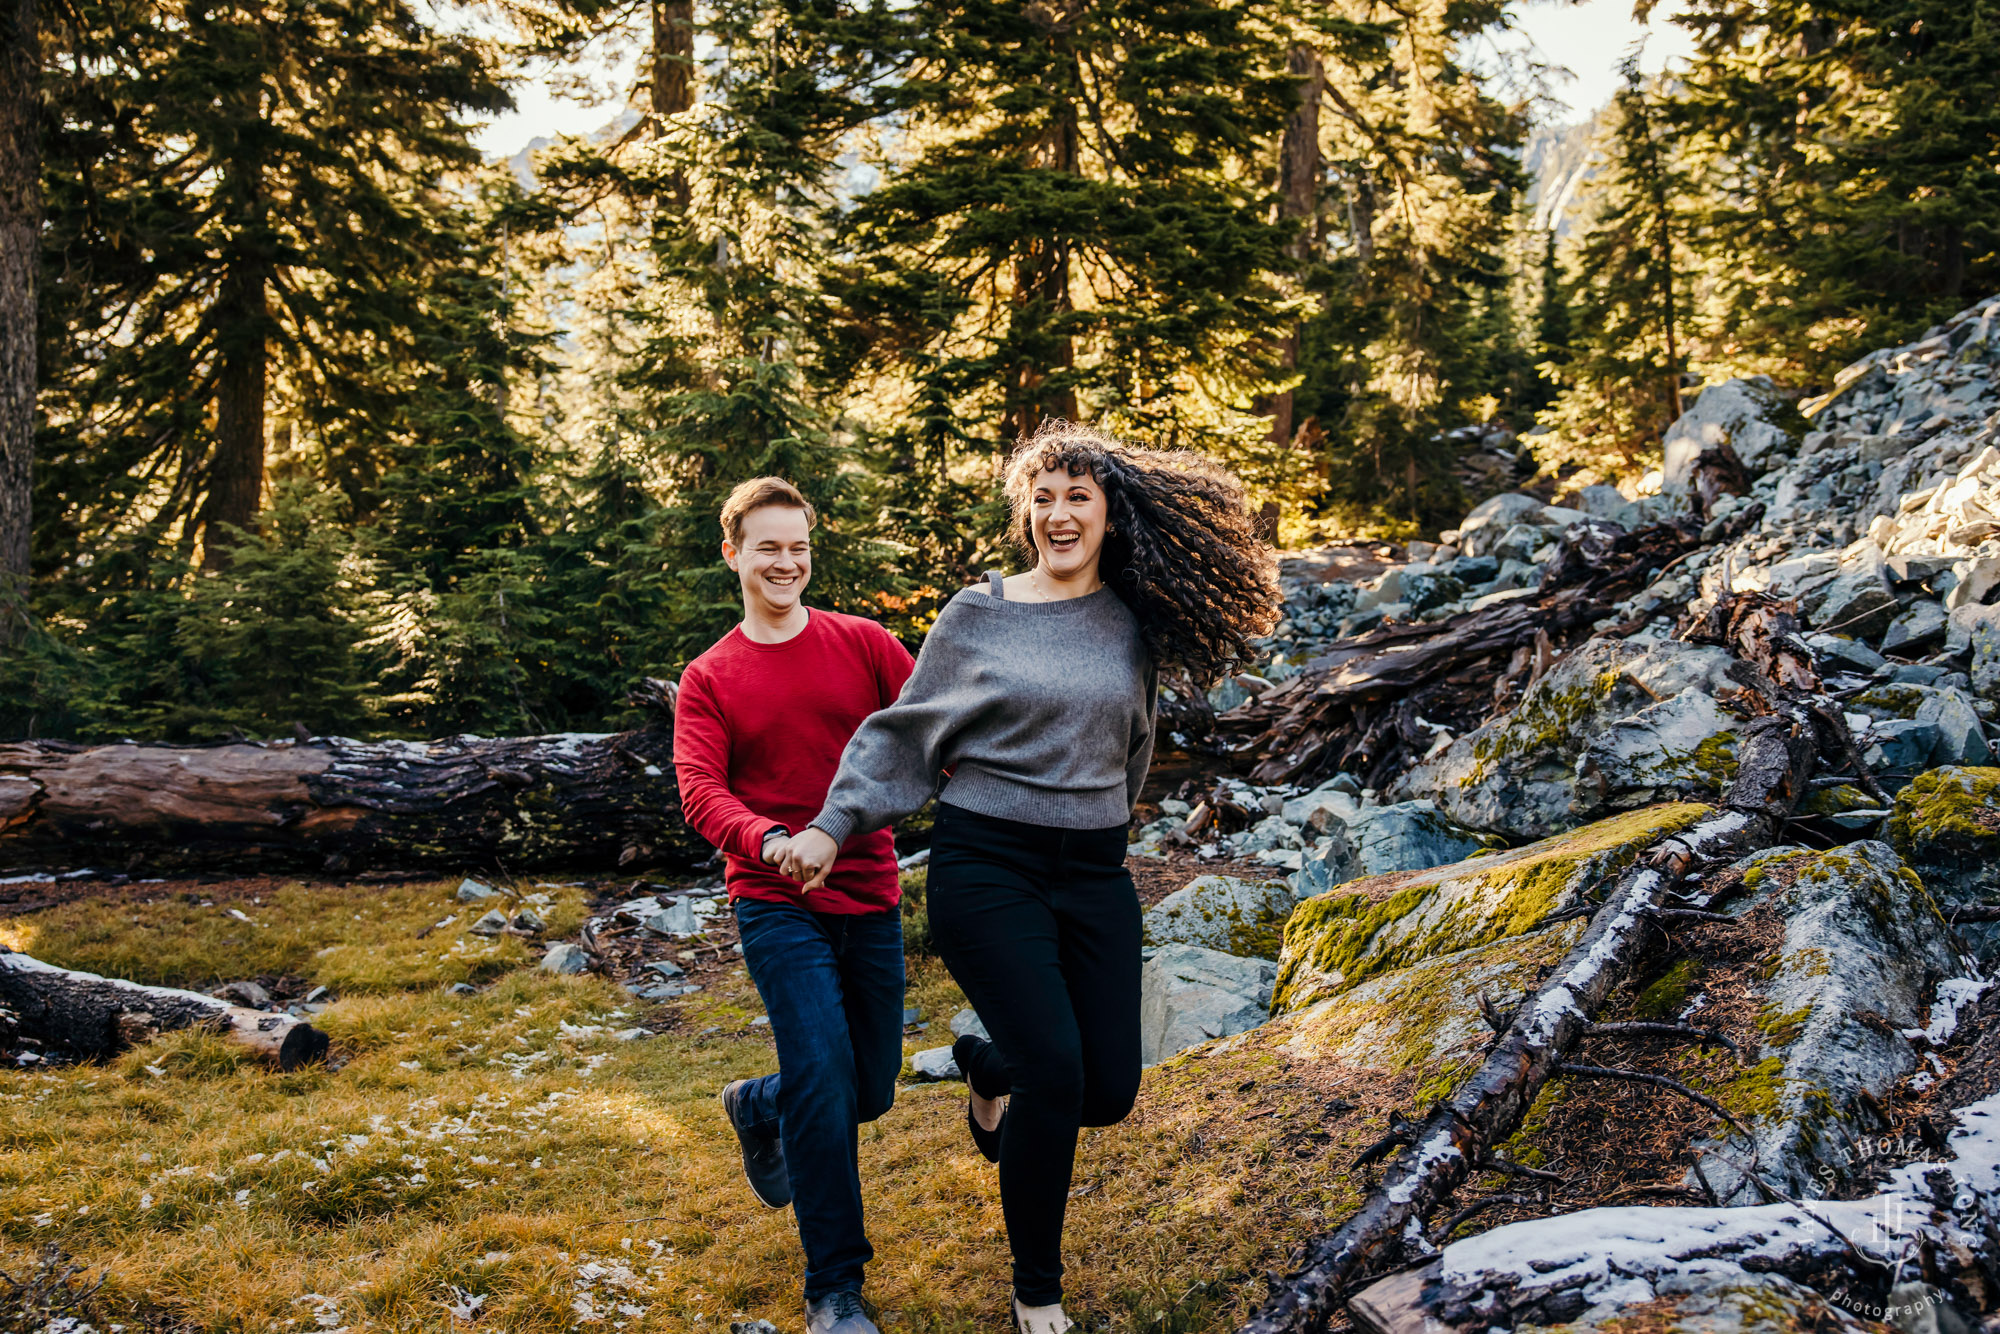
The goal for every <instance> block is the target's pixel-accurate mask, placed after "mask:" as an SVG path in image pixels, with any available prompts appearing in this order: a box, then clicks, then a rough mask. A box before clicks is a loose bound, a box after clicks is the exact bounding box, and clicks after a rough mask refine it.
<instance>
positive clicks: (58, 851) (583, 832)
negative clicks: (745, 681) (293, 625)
mask: <svg viewBox="0 0 2000 1334" xmlns="http://www.w3.org/2000/svg"><path fill="white" fill-rule="evenodd" d="M663 698H664V697H663ZM668 707H669V708H670V707H671V706H670V705H669V706H668ZM709 855H710V849H709V847H708V845H707V844H706V843H704V842H703V841H702V840H701V839H700V838H699V837H698V836H697V835H695V834H694V832H693V831H692V830H690V829H689V828H688V827H687V824H686V821H685V820H684V819H683V818H682V816H681V806H680V791H679V788H678V786H677V785H676V783H675V779H674V768H673V726H672V722H671V718H670V717H661V718H660V719H659V720H658V721H656V722H654V723H652V724H651V725H649V726H647V727H644V728H642V729H640V730H638V731H634V732H619V733H615V734H610V735H601V734H569V735H559V736H543V737H514V738H498V739H492V740H487V739H482V738H479V737H455V738H451V739H449V740H444V741H436V742H431V743H428V744H426V743H424V742H417V741H379V742H361V741H348V740H343V739H341V738H338V737H322V738H316V739H313V740H310V741H300V742H289V741H287V742H276V743H270V744H257V743H252V742H238V743H231V744H227V745H220V746H140V745H129V744H127V745H115V746H79V745H72V744H68V743H64V742H54V741H24V742H17V743H14V744H11V745H0V868H5V869H9V870H67V869H74V868H77V867H85V866H88V867H96V868H99V869H106V870H131V871H136V870H138V869H141V868H144V869H146V870H149V871H155V872H166V871H191V870H214V869H223V868H230V869H239V868H240V869H256V870H269V871H275V870H306V871H319V872H324V873H328V874H334V873H347V872H353V871H359V870H364V869H367V868H370V867H387V868H394V869H407V870H416V869H423V868H432V869H439V870H459V869H470V868H491V869H493V870H496V871H499V872H502V873H505V872H512V871H521V870H527V869H530V868H536V867H565V868H576V869H579V870H582V869H590V868H609V867H616V866H677V867H686V866H692V865H694V864H696V863H698V862H701V861H703V860H705V859H706V858H707V857H708V856H709Z"/></svg>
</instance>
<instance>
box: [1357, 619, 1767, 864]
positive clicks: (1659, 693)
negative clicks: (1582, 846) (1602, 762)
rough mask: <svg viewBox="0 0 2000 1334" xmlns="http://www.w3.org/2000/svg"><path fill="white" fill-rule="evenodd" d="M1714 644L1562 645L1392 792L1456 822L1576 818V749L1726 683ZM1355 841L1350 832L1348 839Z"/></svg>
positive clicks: (1536, 829)
mask: <svg viewBox="0 0 2000 1334" xmlns="http://www.w3.org/2000/svg"><path fill="white" fill-rule="evenodd" d="M1731 661H1733V659H1731V658H1730V656H1729V654H1728V653H1727V652H1725V651H1724V650H1722V649H1719V648H1712V647H1697V646H1695V645H1691V644H1683V643H1680V642H1678V641H1671V640H1670V641H1651V642H1639V641H1627V640H1620V639H1610V638H1597V639H1591V640H1587V641H1585V642H1584V643H1583V644H1581V645H1579V646H1578V647H1577V648H1575V649H1573V650H1571V651H1570V652H1569V653H1568V654H1566V655H1565V656H1564V657H1563V659H1562V661H1561V662H1559V663H1557V664H1556V665H1555V667H1553V668H1552V669H1551V670H1550V671H1549V672H1548V673H1547V674H1546V675H1545V676H1543V677H1542V679H1541V680H1539V681H1537V682H1536V683H1535V684H1534V685H1533V686H1531V687H1529V689H1528V690H1527V691H1526V692H1525V693H1524V694H1523V696H1522V700H1521V703H1520V705H1519V706H1518V707H1517V708H1515V710H1514V711H1513V712H1512V713H1510V714H1507V715H1506V716H1505V717H1502V718H1498V719H1495V720H1494V721H1493V722H1490V723H1487V724H1486V725H1484V726H1482V727H1479V728H1476V729H1474V730H1473V731H1471V732H1468V733H1466V734H1465V735H1464V736H1462V737H1459V738H1458V739H1456V740H1455V741H1453V742H1452V743H1451V744H1450V745H1449V746H1447V747H1446V748H1445V749H1444V750H1443V751H1442V752H1440V753H1439V754H1438V755H1436V756H1434V757H1432V758H1431V759H1429V760H1427V761H1425V762H1424V763H1423V764H1420V765H1418V766H1417V767H1416V768H1415V769H1413V770H1411V771H1410V773H1409V774H1408V775H1406V776H1405V777H1404V778H1403V780H1402V781H1401V782H1400V783H1399V784H1398V785H1397V787H1396V789H1395V795H1396V796H1398V797H1399V798H1403V799H1409V798H1415V797H1428V798H1430V799H1431V800H1433V801H1435V802H1436V803H1437V806H1438V809H1439V810H1441V811H1443V812H1444V813H1445V814H1446V815H1449V816H1450V817H1452V819H1454V820H1456V821H1458V822H1459V823H1460V824H1461V825H1465V826H1468V827H1470V828H1473V829H1484V830H1495V831H1498V832H1500V833H1504V834H1507V835H1509V836H1511V837H1514V838H1545V837H1547V836H1548V835H1550V834H1553V833H1556V832H1558V831H1560V830H1564V829H1568V828H1570V827H1572V826H1573V825H1574V824H1575V823H1576V822H1577V821H1576V813H1575V796H1576V765H1577V758H1578V757H1579V756H1580V755H1581V754H1582V753H1583V750H1584V748H1585V747H1586V746H1588V745H1589V744H1590V743H1591V742H1592V741H1593V740H1595V739H1597V738H1598V737H1599V736H1600V735H1602V734H1603V733H1604V732H1605V731H1606V729H1608V728H1609V727H1610V726H1611V724H1613V723H1616V722H1618V721H1620V720H1621V719H1625V718H1629V717H1631V716H1632V715H1634V714H1636V713H1638V712H1639V711H1640V710H1642V709H1645V708H1648V707H1650V706H1651V705H1652V704H1653V703H1654V701H1656V700H1662V699H1667V698H1670V697H1672V696H1674V695H1677V694H1679V693H1680V692H1681V691H1683V690H1686V689H1689V688H1690V687H1692V688H1695V689H1698V690H1700V691H1701V692H1702V693H1704V694H1707V695H1711V696H1713V695H1715V694H1716V693H1717V692H1718V691H1721V690H1725V689H1733V688H1735V687H1734V684H1733V683H1732V682H1731V681H1730V680H1729V678H1728V677H1727V676H1726V675H1725V671H1726V669H1727V668H1728V666H1729V664H1730V663H1731ZM1359 847H1360V844H1359V842H1358V841H1357V843H1356V848H1357V850H1359Z"/></svg>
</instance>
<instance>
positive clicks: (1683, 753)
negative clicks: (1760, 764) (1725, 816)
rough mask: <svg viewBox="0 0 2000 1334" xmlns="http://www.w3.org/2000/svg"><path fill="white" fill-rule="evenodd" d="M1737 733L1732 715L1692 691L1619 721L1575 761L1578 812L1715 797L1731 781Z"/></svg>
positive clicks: (1588, 814) (1703, 693)
mask: <svg viewBox="0 0 2000 1334" xmlns="http://www.w3.org/2000/svg"><path fill="white" fill-rule="evenodd" d="M1736 727H1737V720H1736V717H1735V715H1733V714H1731V713H1728V712H1727V711H1725V710H1724V709H1723V708H1722V706H1721V705H1720V704H1718V703H1716V701H1715V698H1714V696H1712V695H1710V694H1708V692H1706V691H1704V690H1697V689H1693V688H1689V689H1686V690H1683V691H1681V692H1680V693H1679V694H1677V695H1675V696H1673V697H1672V698H1670V699H1664V700H1661V701H1660V702H1659V703H1658V704H1654V705H1651V706H1650V707H1647V708H1644V709H1641V710H1639V712H1637V713H1635V714H1633V715H1632V716H1631V717H1630V718H1621V719H1619V720H1618V721H1617V722H1615V723H1612V724H1610V725H1609V726H1607V727H1605V728H1604V729H1603V730H1602V731H1601V732H1599V733H1598V734H1597V735H1596V736H1594V737H1592V738H1591V739H1590V741H1589V742H1588V743H1587V744H1586V745H1585V746H1584V748H1583V753H1582V754H1580V755H1578V756H1577V760H1576V798H1575V800H1576V813H1577V814H1578V815H1579V816H1584V817H1591V818H1594V817H1596V816H1598V815H1602V814H1605V813H1607V812H1609V811H1613V810H1629V809H1631V808H1633V807H1636V806H1648V805H1651V804H1652V803H1653V802H1655V801H1660V800H1664V799H1666V798H1668V797H1671V796H1674V795H1679V794H1685V795H1711V794H1718V793H1720V792H1721V791H1722V790H1723V789H1724V788H1725V787H1727V786H1728V783H1729V780H1730V778H1731V777H1733V776H1734V774H1735V767H1736Z"/></svg>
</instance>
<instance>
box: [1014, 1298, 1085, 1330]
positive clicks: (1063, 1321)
mask: <svg viewBox="0 0 2000 1334" xmlns="http://www.w3.org/2000/svg"><path fill="white" fill-rule="evenodd" d="M1075 1327H1076V1322H1075V1321H1073V1320H1071V1319H1070V1318H1069V1317H1068V1316H1067V1315H1065V1314H1063V1309H1062V1303H1061V1302H1056V1303H1054V1304H1053V1305H1050V1306H1023V1305H1021V1299H1020V1298H1019V1297H1016V1298H1014V1329H1015V1331H1016V1334H1065V1331H1067V1330H1071V1329H1074V1328H1075Z"/></svg>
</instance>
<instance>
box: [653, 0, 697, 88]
mask: <svg viewBox="0 0 2000 1334" xmlns="http://www.w3.org/2000/svg"><path fill="white" fill-rule="evenodd" d="M693 105H694V0H653V114H654V115H656V116H678V115H679V114H680V113H681V112H683V111H686V110H687V109H688V108H690V107H692V106H693Z"/></svg>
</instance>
